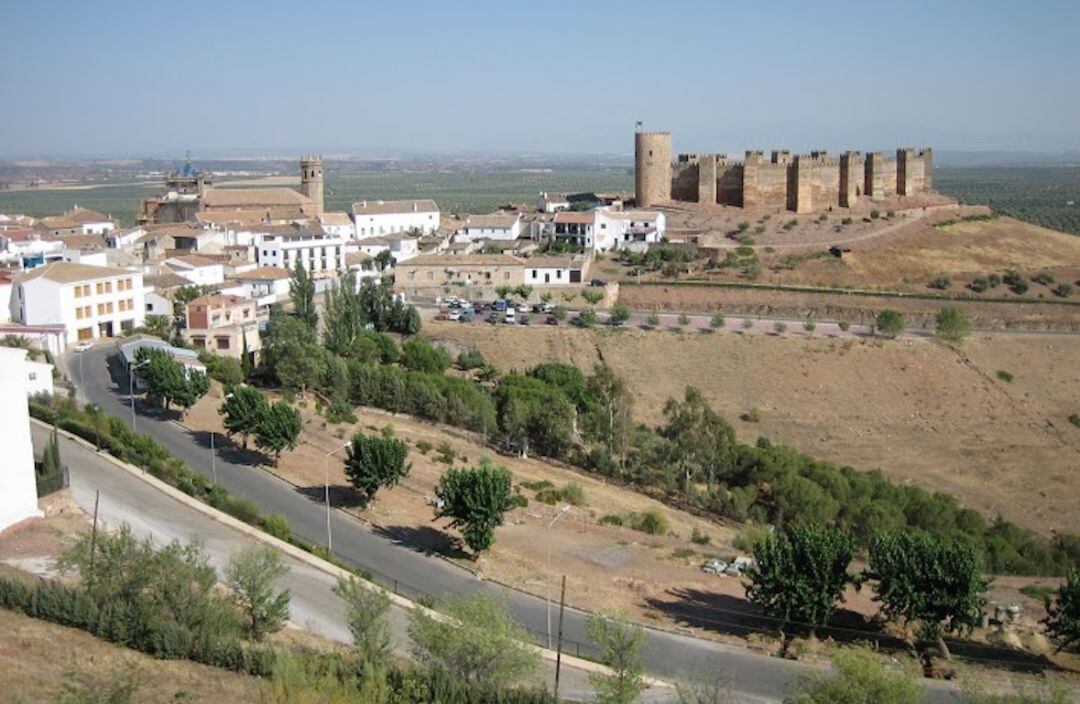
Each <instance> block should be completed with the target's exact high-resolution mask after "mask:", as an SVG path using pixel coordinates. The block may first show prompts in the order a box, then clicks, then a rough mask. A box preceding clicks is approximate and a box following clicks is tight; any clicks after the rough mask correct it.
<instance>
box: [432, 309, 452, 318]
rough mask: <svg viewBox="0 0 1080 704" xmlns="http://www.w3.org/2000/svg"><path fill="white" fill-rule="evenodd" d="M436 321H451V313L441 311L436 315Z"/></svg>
mask: <svg viewBox="0 0 1080 704" xmlns="http://www.w3.org/2000/svg"><path fill="white" fill-rule="evenodd" d="M435 320H450V311H448V310H440V311H439V312H438V313H436V314H435Z"/></svg>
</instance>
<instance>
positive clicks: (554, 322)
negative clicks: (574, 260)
mask: <svg viewBox="0 0 1080 704" xmlns="http://www.w3.org/2000/svg"><path fill="white" fill-rule="evenodd" d="M544 322H545V323H547V324H548V325H558V324H559V319H558V318H556V317H555V316H554V315H549V316H548V317H547V320H545V321H544Z"/></svg>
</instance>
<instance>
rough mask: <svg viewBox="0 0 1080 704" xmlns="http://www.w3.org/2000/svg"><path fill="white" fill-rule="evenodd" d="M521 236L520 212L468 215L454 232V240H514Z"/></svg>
mask: <svg viewBox="0 0 1080 704" xmlns="http://www.w3.org/2000/svg"><path fill="white" fill-rule="evenodd" d="M520 236H521V213H490V214H488V215H469V216H468V217H466V218H465V222H463V223H461V226H460V227H459V228H458V229H457V232H456V233H455V234H454V241H455V242H474V241H476V240H516V239H517V238H518V237H520Z"/></svg>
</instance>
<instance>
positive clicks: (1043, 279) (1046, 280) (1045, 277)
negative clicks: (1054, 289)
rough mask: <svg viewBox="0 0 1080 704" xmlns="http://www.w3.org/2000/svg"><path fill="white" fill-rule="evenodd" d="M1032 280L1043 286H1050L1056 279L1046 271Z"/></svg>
mask: <svg viewBox="0 0 1080 704" xmlns="http://www.w3.org/2000/svg"><path fill="white" fill-rule="evenodd" d="M1031 280H1032V281H1034V282H1035V283H1037V284H1040V285H1042V286H1049V285H1050V284H1052V283H1054V277H1053V276H1051V275H1050V274H1049V273H1048V272H1045V271H1040V272H1039V273H1038V274H1036V275H1035V276H1033V277H1031Z"/></svg>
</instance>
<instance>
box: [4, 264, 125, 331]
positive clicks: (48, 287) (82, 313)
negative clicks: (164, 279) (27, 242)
mask: <svg viewBox="0 0 1080 704" xmlns="http://www.w3.org/2000/svg"><path fill="white" fill-rule="evenodd" d="M12 284H13V286H12V293H11V317H12V319H13V320H15V321H16V322H18V323H22V324H24V325H63V326H64V329H65V334H66V337H67V341H68V342H74V341H76V340H92V339H96V338H99V337H114V336H116V335H120V334H121V333H123V332H124V331H127V330H133V329H134V328H137V327H139V326H141V325H142V324H143V321H144V320H145V301H144V299H143V275H142V273H141V272H138V271H131V270H127V269H119V268H116V267H107V266H88V265H86V264H73V263H71V262H54V263H52V264H46V265H45V266H40V267H37V268H36V269H33V270H31V271H28V272H25V273H22V274H18V275H16V276H15V277H13V279H12Z"/></svg>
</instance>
